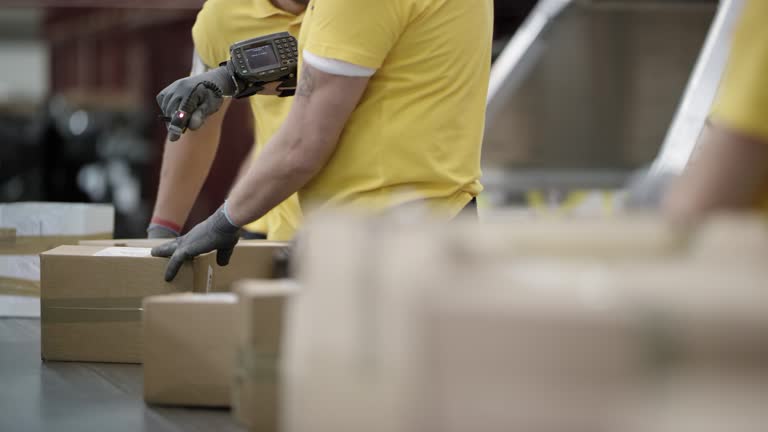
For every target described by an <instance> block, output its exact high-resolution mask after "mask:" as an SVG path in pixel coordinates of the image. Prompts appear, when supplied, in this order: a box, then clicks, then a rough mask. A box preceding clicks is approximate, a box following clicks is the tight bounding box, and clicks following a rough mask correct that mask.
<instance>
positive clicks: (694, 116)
mask: <svg viewBox="0 0 768 432" xmlns="http://www.w3.org/2000/svg"><path fill="white" fill-rule="evenodd" d="M744 4H745V0H721V1H720V3H719V4H718V9H717V12H716V14H715V19H714V21H713V22H712V27H711V28H710V30H709V33H708V35H707V39H706V41H705V42H704V47H703V48H702V50H701V54H700V55H699V59H698V61H697V62H696V66H695V68H694V70H693V73H692V74H691V78H690V80H689V81H688V85H687V87H686V89H685V93H684V94H683V98H682V100H681V102H680V106H679V107H678V109H677V112H676V113H675V117H674V119H673V120H672V125H671V127H670V128H669V130H668V132H667V135H666V137H665V139H664V143H663V144H662V146H661V151H660V152H659V155H658V156H657V157H656V160H655V161H654V162H653V164H652V165H651V169H650V170H649V172H648V176H649V177H654V176H661V175H665V174H679V173H681V172H682V171H683V169H684V168H685V166H686V165H687V164H688V160H689V159H690V157H691V155H692V154H693V151H694V147H695V146H696V140H697V138H698V136H699V134H700V133H701V130H702V128H703V127H704V123H705V121H706V119H707V115H708V113H709V109H710V107H711V106H712V102H713V101H714V99H715V95H716V93H717V89H718V86H719V84H720V78H721V77H722V75H723V72H724V70H725V66H726V63H727V62H728V54H729V52H730V46H731V34H732V33H733V28H734V26H735V25H736V22H737V21H738V18H739V17H740V16H741V12H742V10H743V7H744Z"/></svg>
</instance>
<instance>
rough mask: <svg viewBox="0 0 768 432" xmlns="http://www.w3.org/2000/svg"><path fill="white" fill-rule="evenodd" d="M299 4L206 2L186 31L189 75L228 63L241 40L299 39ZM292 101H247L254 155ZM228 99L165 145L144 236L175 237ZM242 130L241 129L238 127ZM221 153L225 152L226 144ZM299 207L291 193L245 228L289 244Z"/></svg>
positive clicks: (280, 0)
mask: <svg viewBox="0 0 768 432" xmlns="http://www.w3.org/2000/svg"><path fill="white" fill-rule="evenodd" d="M305 3H306V2H302V1H301V0H275V1H274V4H273V3H272V2H271V1H270V0H208V1H207V2H206V3H205V5H204V6H203V8H202V10H201V11H200V13H199V14H198V16H197V19H196V21H195V25H194V27H193V28H192V38H193V41H194V46H195V59H194V61H193V63H194V64H193V71H192V74H193V75H195V74H197V73H200V72H204V71H205V70H208V69H212V68H215V67H217V66H218V65H219V64H220V63H221V62H223V61H226V60H228V59H229V47H230V46H231V45H232V44H233V43H235V42H239V41H241V40H246V39H251V38H254V37H258V36H263V35H266V34H271V33H279V32H284V31H288V32H290V33H291V34H293V35H294V36H298V35H299V30H300V28H301V22H302V19H303V16H304V10H305V8H306V4H305ZM292 101H293V98H277V97H274V96H269V95H256V96H253V97H251V98H250V99H249V103H250V107H251V112H252V114H253V118H254V123H255V128H256V133H255V137H254V138H255V143H254V151H253V152H252V154H253V155H254V157H255V156H258V154H259V152H260V151H261V149H262V148H263V147H264V146H265V145H266V143H267V141H269V139H270V138H271V137H272V136H273V135H274V134H275V132H277V130H278V129H279V128H280V125H282V123H283V121H284V120H285V118H286V117H287V115H288V111H289V110H290V107H291V102H292ZM228 105H229V101H228V100H225V101H224V103H223V104H222V107H221V109H219V111H218V112H217V113H216V114H214V115H212V116H210V117H209V118H208V119H206V122H205V123H204V124H203V126H202V127H200V128H199V129H198V130H196V131H189V132H187V133H186V134H184V136H182V137H181V139H180V140H179V141H177V142H166V145H165V152H164V155H163V166H162V171H161V175H160V186H159V190H158V194H157V201H156V203H155V209H154V213H153V216H152V223H151V225H150V227H149V229H148V233H149V236H150V237H176V236H178V235H179V233H180V231H181V227H182V226H183V225H184V222H185V221H186V219H187V216H188V215H189V212H190V210H191V209H192V205H193V204H194V202H195V200H196V198H197V195H198V194H199V193H200V189H201V188H202V186H203V183H204V182H205V179H206V177H207V176H208V171H209V170H210V167H211V164H212V163H213V159H214V158H215V156H216V151H217V150H218V148H219V136H220V133H221V126H222V122H223V120H224V115H225V113H226V110H227V107H228ZM243 127H245V126H243ZM222 151H226V143H225V144H224V147H223V149H222ZM301 216H302V214H301V209H300V206H299V201H298V198H297V197H296V195H295V194H294V195H292V196H290V197H289V198H287V199H286V200H285V201H284V202H282V203H280V204H279V205H277V206H276V207H275V208H274V209H272V210H271V211H269V212H267V213H266V214H265V215H263V216H262V217H261V219H259V220H258V221H256V222H254V223H252V224H249V225H246V226H245V228H247V229H248V230H249V231H253V232H263V233H266V234H267V238H268V239H270V240H290V239H291V238H292V237H293V235H294V233H295V231H296V230H297V228H298V226H299V224H300V222H301Z"/></svg>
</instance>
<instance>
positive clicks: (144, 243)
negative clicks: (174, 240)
mask: <svg viewBox="0 0 768 432" xmlns="http://www.w3.org/2000/svg"><path fill="white" fill-rule="evenodd" d="M170 240H171V239H108V240H80V241H79V242H78V244H79V245H80V246H104V247H107V246H120V247H148V248H151V247H155V246H160V245H161V244H163V243H167V242H169V241H170Z"/></svg>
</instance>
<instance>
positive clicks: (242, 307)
mask: <svg viewBox="0 0 768 432" xmlns="http://www.w3.org/2000/svg"><path fill="white" fill-rule="evenodd" d="M297 290H298V288H297V285H296V283H295V282H293V281H290V280H287V279H280V280H272V281H263V280H262V281H255V280H254V281H241V282H238V283H237V284H236V292H237V295H238V298H239V300H238V306H237V356H236V361H235V374H234V377H233V382H232V412H233V415H234V416H235V419H237V421H238V422H239V423H241V424H243V425H245V426H247V427H249V428H250V429H252V430H258V431H276V430H278V414H279V413H278V406H279V405H278V401H279V396H280V395H279V386H278V383H279V365H280V351H281V349H282V339H283V330H284V323H283V320H284V318H283V317H284V309H285V308H286V306H287V302H288V300H289V299H290V298H291V296H293V295H294V294H295V293H296V292H297Z"/></svg>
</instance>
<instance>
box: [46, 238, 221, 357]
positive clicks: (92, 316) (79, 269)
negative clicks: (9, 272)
mask: <svg viewBox="0 0 768 432" xmlns="http://www.w3.org/2000/svg"><path fill="white" fill-rule="evenodd" d="M40 257H41V277H42V279H41V297H42V302H41V327H42V335H41V338H42V357H43V359H44V360H64V361H94V362H117V363H141V302H142V300H143V298H144V297H147V296H151V295H159V294H170V293H178V292H185V291H196V292H207V291H209V290H210V287H211V286H213V284H214V282H213V281H214V278H215V276H214V271H215V268H216V263H215V255H214V254H205V255H201V256H199V257H197V258H195V259H194V260H193V261H190V262H187V263H185V264H184V265H183V266H182V268H181V270H180V271H179V274H178V275H177V276H176V279H174V280H173V282H170V283H169V282H165V280H164V279H163V275H164V273H165V268H166V265H167V264H168V260H167V259H165V258H154V257H151V256H149V249H142V248H105V247H100V246H60V247H57V248H55V249H52V250H50V251H47V252H44V253H42V254H41V255H40Z"/></svg>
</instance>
